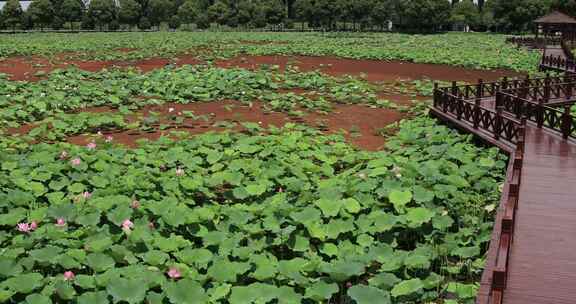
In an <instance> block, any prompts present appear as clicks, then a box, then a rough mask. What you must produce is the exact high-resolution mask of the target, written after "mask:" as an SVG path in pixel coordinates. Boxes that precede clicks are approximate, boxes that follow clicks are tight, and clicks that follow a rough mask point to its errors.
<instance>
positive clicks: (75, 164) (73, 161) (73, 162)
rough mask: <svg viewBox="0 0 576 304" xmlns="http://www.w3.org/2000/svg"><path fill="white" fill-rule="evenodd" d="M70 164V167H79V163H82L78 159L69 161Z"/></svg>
mask: <svg viewBox="0 0 576 304" xmlns="http://www.w3.org/2000/svg"><path fill="white" fill-rule="evenodd" d="M70 163H71V164H72V166H79V165H80V163H82V161H81V160H80V159H79V158H75V159H73V160H71V161H70Z"/></svg>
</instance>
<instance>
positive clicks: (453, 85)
mask: <svg viewBox="0 0 576 304" xmlns="http://www.w3.org/2000/svg"><path fill="white" fill-rule="evenodd" d="M452 95H454V96H458V87H457V85H456V81H452Z"/></svg>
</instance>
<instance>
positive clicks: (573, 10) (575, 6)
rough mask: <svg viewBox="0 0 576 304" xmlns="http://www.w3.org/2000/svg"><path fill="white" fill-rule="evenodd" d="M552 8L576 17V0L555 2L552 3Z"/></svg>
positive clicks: (558, 0)
mask: <svg viewBox="0 0 576 304" xmlns="http://www.w3.org/2000/svg"><path fill="white" fill-rule="evenodd" d="M551 8H552V10H557V11H561V12H563V13H565V14H568V15H571V16H576V1H574V0H555V1H553V2H552V6H551Z"/></svg>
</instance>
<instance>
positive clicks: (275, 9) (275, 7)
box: [260, 0, 286, 24]
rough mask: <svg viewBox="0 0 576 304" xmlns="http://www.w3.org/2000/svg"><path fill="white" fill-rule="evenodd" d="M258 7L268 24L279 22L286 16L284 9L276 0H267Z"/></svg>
mask: <svg viewBox="0 0 576 304" xmlns="http://www.w3.org/2000/svg"><path fill="white" fill-rule="evenodd" d="M260 9H261V10H263V11H264V15H265V16H266V22H267V23H269V24H280V23H282V21H284V19H285V18H286V10H285V9H284V7H283V6H282V4H281V3H280V1H278V0H267V1H265V2H264V3H263V4H262V7H261V8H260Z"/></svg>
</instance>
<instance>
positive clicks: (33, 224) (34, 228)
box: [30, 221, 38, 231]
mask: <svg viewBox="0 0 576 304" xmlns="http://www.w3.org/2000/svg"><path fill="white" fill-rule="evenodd" d="M37 228H38V223H36V221H32V223H30V230H32V231H34V230H36V229H37Z"/></svg>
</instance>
